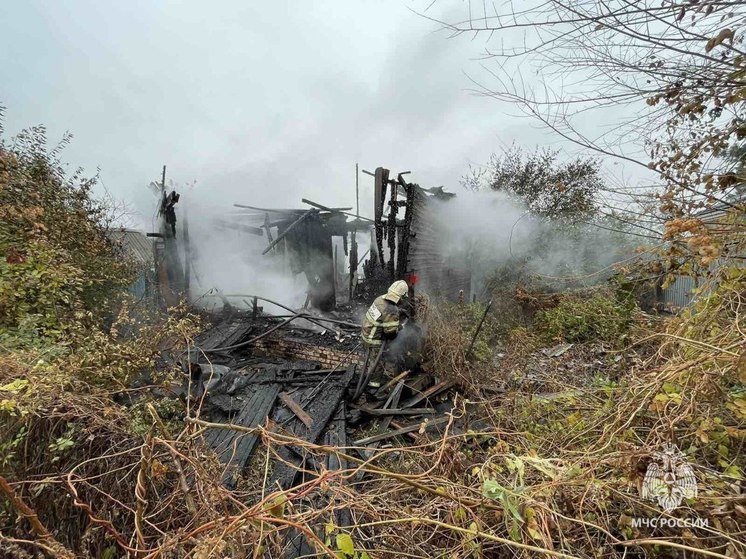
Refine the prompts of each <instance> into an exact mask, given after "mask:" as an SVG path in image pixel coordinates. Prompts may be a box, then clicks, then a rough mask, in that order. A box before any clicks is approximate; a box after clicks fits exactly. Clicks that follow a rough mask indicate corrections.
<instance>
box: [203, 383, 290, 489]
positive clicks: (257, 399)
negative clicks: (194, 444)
mask: <svg viewBox="0 0 746 559" xmlns="http://www.w3.org/2000/svg"><path fill="white" fill-rule="evenodd" d="M279 391H280V386H279V385H278V384H273V385H268V386H262V387H261V388H260V389H259V390H257V391H256V392H255V393H254V394H253V396H252V397H251V398H250V399H249V400H248V401H247V402H246V404H244V406H243V408H242V409H241V411H240V412H239V414H238V415H237V416H236V418H235V419H234V420H233V422H232V423H233V424H235V425H240V426H242V427H256V426H258V425H261V424H262V423H264V421H265V420H266V418H267V416H268V415H269V413H270V412H271V411H272V407H273V406H274V403H275V399H276V398H277V394H278V392H279ZM205 440H206V441H207V442H208V444H209V445H210V446H211V447H212V448H213V450H214V451H215V452H216V453H217V455H218V458H219V459H220V462H221V463H223V464H225V465H226V468H225V471H224V473H223V484H225V485H226V486H229V487H231V486H233V484H234V474H235V473H236V472H238V471H240V470H241V469H242V468H243V467H244V466H245V465H246V462H248V460H249V458H250V457H251V453H252V452H253V451H254V448H255V447H256V443H257V441H258V440H259V436H258V435H255V434H251V433H239V432H238V431H235V430H233V429H222V428H221V429H210V430H209V431H208V433H207V434H206V435H205Z"/></svg>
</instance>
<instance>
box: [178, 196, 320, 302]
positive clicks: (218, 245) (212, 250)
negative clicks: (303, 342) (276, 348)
mask: <svg viewBox="0 0 746 559" xmlns="http://www.w3.org/2000/svg"><path fill="white" fill-rule="evenodd" d="M190 197H191V198H192V199H191V200H187V199H186V198H187V197H182V202H183V205H182V208H181V210H182V212H184V211H186V214H187V218H186V219H187V220H188V222H189V243H190V248H191V253H192V260H191V263H192V281H191V286H190V290H191V296H192V299H193V300H195V301H197V302H198V303H199V304H200V305H202V306H204V307H206V308H212V307H220V306H222V304H223V301H222V299H221V297H220V295H223V296H229V300H230V303H231V304H232V305H235V306H238V307H242V306H243V307H246V306H248V305H249V304H250V303H251V301H250V299H249V298H248V297H235V296H233V295H258V296H261V297H266V298H268V299H272V300H275V301H277V302H279V303H282V304H284V305H287V306H290V307H292V308H299V307H301V306H302V305H303V303H304V301H305V298H306V291H307V286H308V282H307V281H306V278H305V276H304V275H303V274H298V275H296V274H294V273H292V271H291V270H290V269H289V267H288V265H287V260H286V259H285V258H281V257H275V256H273V255H270V254H265V255H263V254H262V251H263V250H264V249H265V248H267V245H268V240H267V238H266V237H265V236H257V235H253V234H251V233H248V232H246V231H244V230H241V229H240V227H231V226H229V225H228V224H237V225H238V224H241V225H251V226H256V225H257V224H256V223H253V222H250V221H249V220H248V218H246V217H242V216H238V215H237V214H236V213H235V212H234V211H233V209H232V208H230V207H214V206H210V205H207V204H203V203H201V201H200V200H198V197H197V196H195V195H194V194H192V195H191V196H190ZM182 215H183V214H182ZM221 224H226V225H225V226H223V225H221ZM177 225H181V227H180V230H182V231H183V218H182V224H177ZM259 304H260V305H264V307H265V310H266V311H268V312H271V313H273V314H285V312H286V311H283V310H282V309H280V308H278V307H275V306H273V305H270V304H268V303H265V302H261V301H260V303H259Z"/></svg>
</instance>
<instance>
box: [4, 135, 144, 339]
mask: <svg viewBox="0 0 746 559" xmlns="http://www.w3.org/2000/svg"><path fill="white" fill-rule="evenodd" d="M0 131H1V129H0ZM67 141H68V138H67V137H66V138H65V139H63V141H62V143H61V144H60V145H59V146H58V147H57V148H54V149H51V150H50V149H48V148H47V145H46V137H45V130H44V128H42V127H37V128H32V129H30V130H27V131H24V132H22V133H21V134H19V135H18V136H17V137H16V138H14V140H13V141H12V143H8V142H5V141H3V140H2V138H0V343H2V344H3V346H4V347H5V348H6V349H12V348H17V347H21V348H22V347H38V346H39V344H40V343H42V344H43V343H46V342H54V341H58V340H60V339H62V338H63V337H64V336H65V335H66V334H67V333H69V331H70V328H71V327H78V326H80V324H81V323H82V322H86V323H87V324H97V323H100V318H101V317H103V316H106V315H110V314H111V313H112V312H113V306H112V304H111V302H112V300H113V298H114V297H113V295H114V294H116V293H118V292H119V291H120V290H121V288H122V287H124V286H125V285H127V284H128V283H129V282H130V281H131V277H132V275H131V271H132V270H131V267H130V265H129V264H127V263H126V262H125V260H124V259H122V258H119V257H118V256H119V255H118V254H117V249H116V247H115V246H114V245H113V244H112V243H111V242H110V241H109V239H108V237H107V234H106V233H107V228H108V226H109V224H110V221H111V208H110V207H108V206H107V204H106V203H104V202H101V201H99V200H97V199H96V198H95V197H94V196H93V192H92V189H93V187H94V185H95V178H93V179H87V178H83V177H82V176H81V173H80V171H78V172H76V173H74V174H73V175H72V176H68V175H66V173H65V171H64V168H63V165H62V163H61V162H60V161H59V159H58V154H59V151H60V149H61V148H62V147H63V146H64V145H65V144H66V143H67ZM96 319H99V320H96Z"/></svg>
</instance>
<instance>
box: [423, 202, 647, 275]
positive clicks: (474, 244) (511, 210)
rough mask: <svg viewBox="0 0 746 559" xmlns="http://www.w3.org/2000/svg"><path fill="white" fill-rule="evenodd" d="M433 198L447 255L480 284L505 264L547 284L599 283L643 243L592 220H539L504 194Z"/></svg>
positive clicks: (509, 271) (511, 270) (509, 272)
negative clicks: (446, 198)
mask: <svg viewBox="0 0 746 559" xmlns="http://www.w3.org/2000/svg"><path fill="white" fill-rule="evenodd" d="M433 202H434V203H433V213H434V216H435V220H436V228H437V229H439V230H440V231H442V239H443V243H444V245H443V247H444V251H445V255H446V258H449V259H451V260H452V261H459V262H461V263H463V265H465V266H468V267H469V268H470V270H471V272H472V275H473V277H475V279H476V282H477V284H480V283H483V282H484V280H485V279H486V278H487V277H489V276H490V275H492V274H494V273H495V271H496V270H498V269H500V268H503V272H505V273H506V275H508V276H510V277H513V278H515V277H518V276H521V277H522V278H525V279H530V278H534V279H537V278H538V279H543V281H544V283H555V284H561V283H562V282H563V281H565V282H568V283H573V284H583V285H588V284H593V283H598V282H600V281H603V280H605V279H606V278H608V277H609V276H610V275H612V273H613V272H614V270H613V264H614V263H616V262H620V261H622V260H625V259H628V258H629V257H630V256H631V255H633V252H634V249H635V248H636V247H637V246H638V245H639V244H640V242H639V239H638V238H636V237H630V236H627V235H624V234H623V233H614V232H611V231H608V230H607V229H603V228H600V227H597V226H595V225H592V224H590V223H582V222H577V223H575V224H572V225H571V224H568V223H559V222H553V221H551V220H547V219H541V218H538V217H536V216H533V215H532V214H530V213H529V212H528V210H527V208H526V206H525V205H524V204H522V203H521V202H520V201H519V200H517V199H516V198H514V197H512V196H510V195H508V194H506V193H504V192H496V191H491V190H490V191H487V190H483V191H471V190H464V191H460V192H458V193H457V195H456V196H455V197H454V198H451V199H449V200H446V201H433ZM505 268H509V269H507V270H505ZM476 287H477V288H479V287H480V285H477V286H476Z"/></svg>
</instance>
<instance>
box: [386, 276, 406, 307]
mask: <svg viewBox="0 0 746 559" xmlns="http://www.w3.org/2000/svg"><path fill="white" fill-rule="evenodd" d="M408 294H409V286H408V285H407V282H406V281H404V280H398V281H395V282H394V283H392V284H391V287H389V290H388V292H387V293H386V296H385V297H384V299H387V300H389V301H391V302H392V303H398V302H399V301H401V300H402V299H403V298H404V297H406V296H407V295H408Z"/></svg>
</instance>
